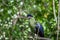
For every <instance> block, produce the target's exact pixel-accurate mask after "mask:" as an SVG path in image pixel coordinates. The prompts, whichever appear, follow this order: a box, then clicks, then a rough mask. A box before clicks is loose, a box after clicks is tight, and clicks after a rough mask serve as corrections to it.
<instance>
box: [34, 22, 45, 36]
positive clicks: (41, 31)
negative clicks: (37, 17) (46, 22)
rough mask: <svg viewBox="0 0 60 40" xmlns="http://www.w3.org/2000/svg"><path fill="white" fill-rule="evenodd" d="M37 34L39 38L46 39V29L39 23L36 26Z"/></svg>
mask: <svg viewBox="0 0 60 40" xmlns="http://www.w3.org/2000/svg"><path fill="white" fill-rule="evenodd" d="M35 33H36V34H38V36H39V37H44V28H43V26H42V25H41V24H40V23H39V22H37V24H36V26H35Z"/></svg>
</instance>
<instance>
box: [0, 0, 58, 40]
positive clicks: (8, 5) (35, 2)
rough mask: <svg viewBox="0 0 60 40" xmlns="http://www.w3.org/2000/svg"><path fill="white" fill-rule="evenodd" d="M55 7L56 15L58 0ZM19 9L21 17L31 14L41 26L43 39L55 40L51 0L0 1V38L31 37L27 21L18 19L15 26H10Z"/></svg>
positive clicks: (16, 39) (55, 29) (55, 28)
mask: <svg viewBox="0 0 60 40" xmlns="http://www.w3.org/2000/svg"><path fill="white" fill-rule="evenodd" d="M55 7H56V15H58V0H55ZM20 9H21V10H22V11H21V13H22V15H23V16H26V15H27V14H29V13H31V14H32V15H33V16H34V18H35V19H36V20H37V21H39V22H40V23H41V24H42V25H43V27H44V31H45V33H44V34H45V37H49V38H51V39H52V40H56V36H57V33H56V31H57V26H56V22H55V18H54V13H53V4H52V0H0V38H2V39H3V36H5V39H6V40H7V39H8V40H9V39H13V40H19V39H23V38H27V37H28V35H29V36H30V35H31V32H32V30H31V28H32V27H30V26H29V23H28V19H23V18H21V19H18V21H17V23H16V25H15V26H13V25H12V19H13V18H14V17H16V14H17V13H18V12H19V11H20ZM32 35H33V32H32ZM26 40H27V39H26Z"/></svg>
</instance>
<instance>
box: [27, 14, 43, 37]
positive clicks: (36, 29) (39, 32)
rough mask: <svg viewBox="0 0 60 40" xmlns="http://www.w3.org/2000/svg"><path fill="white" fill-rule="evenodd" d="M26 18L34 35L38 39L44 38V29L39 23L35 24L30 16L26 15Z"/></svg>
mask: <svg viewBox="0 0 60 40" xmlns="http://www.w3.org/2000/svg"><path fill="white" fill-rule="evenodd" d="M27 17H28V19H29V23H30V25H31V26H32V27H34V33H35V34H37V35H38V36H39V37H44V28H43V26H42V25H41V24H40V22H36V20H35V18H34V17H33V16H32V15H31V14H27Z"/></svg>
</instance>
